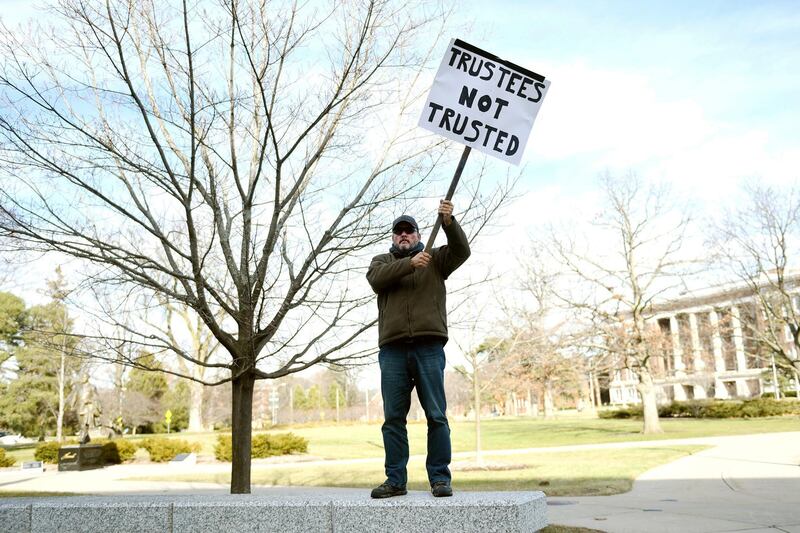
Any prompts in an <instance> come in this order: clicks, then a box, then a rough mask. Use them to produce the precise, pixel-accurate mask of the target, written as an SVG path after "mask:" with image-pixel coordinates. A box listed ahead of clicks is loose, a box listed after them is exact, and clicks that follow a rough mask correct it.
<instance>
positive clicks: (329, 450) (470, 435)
mask: <svg viewBox="0 0 800 533" xmlns="http://www.w3.org/2000/svg"><path fill="white" fill-rule="evenodd" d="M661 425H662V427H663V428H664V433H663V434H660V435H643V434H642V433H641V429H642V427H641V426H642V423H641V421H639V420H601V419H590V418H564V419H556V420H541V419H538V420H537V419H529V418H522V417H520V418H504V419H489V420H484V421H483V422H482V423H481V428H482V435H483V449H484V450H505V449H513V448H538V447H551V446H566V445H572V444H593V443H603V442H624V441H649V440H653V441H658V440H664V439H682V438H689V437H710V436H721V435H746V434H755V433H774V432H781V431H800V417H798V416H784V417H772V418H732V419H711V418H707V419H689V418H684V419H663V420H662V421H661ZM451 430H452V431H451V436H452V440H453V451H454V452H468V451H472V450H474V449H475V424H474V422H456V421H453V422H451ZM275 431H278V432H284V431H291V432H293V433H296V434H298V435H301V436H303V437H305V438H307V439H308V441H309V447H308V453H309V455H313V456H317V457H321V458H325V459H357V458H368V457H382V456H383V442H382V440H381V428H380V424H340V425H336V424H331V425H324V426H322V425H321V426H311V427H307V426H304V427H296V428H291V427H280V428H277V429H276V430H275ZM426 431H427V428H426V425H425V423H424V422H422V423H419V422H414V423H410V424H409V425H408V433H409V441H410V447H411V454H412V455H420V454H424V453H425V446H426V439H425V433H426ZM150 436H152V435H137V436H135V437H126V438H128V439H132V440H138V439H144V438H147V437H150ZM159 436H168V437H170V438H178V439H185V440H188V441H193V442H199V443H200V444H201V451H200V453H201V454H203V455H209V456H211V455H213V453H214V444H215V443H216V440H217V434H215V433H172V434H170V435H159ZM33 452H34V450H33V448H29V449H24V450H14V451H9V452H7V453H8V455H9V456H11V457H13V458H14V459H16V460H17V461H18V462H21V461H31V460H33Z"/></svg>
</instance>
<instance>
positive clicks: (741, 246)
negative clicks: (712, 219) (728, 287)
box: [710, 183, 800, 378]
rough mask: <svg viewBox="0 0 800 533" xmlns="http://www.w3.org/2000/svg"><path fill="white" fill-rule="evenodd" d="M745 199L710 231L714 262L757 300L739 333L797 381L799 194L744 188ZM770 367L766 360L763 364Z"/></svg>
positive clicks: (799, 363)
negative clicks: (723, 268) (717, 261)
mask: <svg viewBox="0 0 800 533" xmlns="http://www.w3.org/2000/svg"><path fill="white" fill-rule="evenodd" d="M744 194H745V200H744V202H742V203H741V204H740V207H738V208H736V209H731V210H728V211H727V212H726V213H725V214H724V215H723V217H722V219H721V220H719V221H718V222H717V223H716V224H713V225H711V226H710V227H711V228H712V231H711V233H712V234H711V236H710V243H711V245H712V247H713V248H714V249H716V250H718V252H719V254H718V256H717V259H718V260H719V263H721V264H724V265H725V266H726V267H727V268H728V269H729V272H731V273H732V274H733V275H734V278H735V279H737V280H739V281H741V282H743V283H744V286H745V287H746V292H747V293H748V294H747V295H748V296H752V297H753V298H754V299H755V302H756V312H755V316H753V317H751V319H750V320H743V321H742V325H743V334H744V335H745V336H746V337H747V338H748V339H747V340H752V341H754V342H755V343H756V345H757V346H760V347H761V348H762V349H765V352H766V353H767V354H768V359H769V360H771V361H774V362H775V364H777V365H778V366H780V367H782V368H784V369H786V370H788V371H789V372H792V373H794V375H795V377H796V378H800V375H799V373H800V356H799V354H800V291H799V290H798V289H800V270H799V269H798V266H797V265H796V264H795V263H794V257H795V256H796V255H797V253H798V251H800V190H798V189H797V188H796V187H794V186H793V187H787V188H785V189H780V188H774V187H769V186H764V185H760V184H756V183H752V184H749V185H745V187H744ZM766 362H767V363H769V362H770V361H766Z"/></svg>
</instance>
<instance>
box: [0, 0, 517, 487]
mask: <svg viewBox="0 0 800 533" xmlns="http://www.w3.org/2000/svg"><path fill="white" fill-rule="evenodd" d="M423 7H424V9H420V10H415V9H414V6H408V5H403V4H400V3H396V2H391V1H388V0H373V1H367V0H363V1H359V0H353V1H347V2H331V3H330V5H328V4H322V3H307V4H303V5H297V4H291V3H285V2H277V3H274V4H273V3H267V2H264V1H261V2H259V1H256V0H238V1H237V0H227V1H222V2H219V3H216V2H199V3H190V2H185V1H184V2H177V1H172V2H159V3H155V2H152V1H144V2H128V1H125V0H107V1H105V2H100V1H85V0H59V1H58V2H57V3H56V4H55V6H54V7H53V8H52V9H53V11H54V13H55V14H56V15H58V17H57V19H54V20H58V22H57V23H56V24H57V25H56V26H55V27H52V28H44V27H35V28H31V29H29V30H26V31H12V30H10V29H7V28H4V29H3V30H2V33H1V36H0V48H2V63H1V66H0V106H2V113H0V161H2V167H1V168H2V170H0V172H2V174H0V180H2V187H0V188H1V189H2V193H0V237H10V238H12V239H13V240H14V242H15V245H16V246H17V247H19V248H24V249H26V250H35V251H43V252H48V251H56V252H60V253H63V254H67V255H70V256H73V257H76V258H78V259H82V260H85V261H86V263H87V265H89V266H87V268H86V274H87V279H89V280H90V283H91V286H92V287H97V286H103V287H106V290H109V291H111V290H113V291H116V292H115V293H113V294H116V295H117V301H120V302H122V301H125V302H128V303H127V304H126V306H128V307H130V306H131V305H133V303H136V302H139V303H141V304H142V305H163V304H166V303H168V304H169V305H173V306H186V307H187V308H189V309H191V310H192V311H193V312H195V313H197V316H199V317H200V319H201V320H202V323H203V325H204V326H205V327H206V328H208V330H209V331H210V332H211V334H212V335H213V337H214V339H216V342H218V343H219V345H220V350H221V351H224V352H227V354H228V356H229V358H227V359H226V360H225V361H223V362H214V361H204V360H203V358H202V357H198V354H197V353H194V352H192V351H190V350H186V349H185V348H184V347H182V346H176V345H175V343H174V342H173V341H174V339H170V336H169V335H168V334H165V333H164V332H163V331H162V332H159V331H158V329H157V328H152V327H148V326H147V325H146V324H140V323H134V322H133V321H131V320H129V319H128V317H127V316H126V315H120V314H119V313H117V311H122V310H124V308H126V306H122V305H120V308H119V309H113V308H112V309H104V310H103V311H102V313H103V314H104V315H105V316H106V317H107V318H108V320H109V322H111V324H112V325H113V327H114V328H115V330H116V331H122V332H123V333H122V334H120V335H115V334H113V333H106V334H104V335H99V336H100V337H103V338H105V340H106V341H107V343H108V346H107V349H109V350H111V351H112V352H113V350H116V355H113V356H107V357H109V359H110V360H112V361H117V362H119V361H123V362H125V363H126V364H130V365H137V360H136V359H135V358H133V357H129V358H127V359H126V358H125V357H126V356H125V355H124V354H131V353H134V354H135V353H141V352H143V351H146V352H148V353H151V354H159V353H162V352H167V351H170V352H172V353H175V354H178V355H179V356H180V357H182V358H183V359H184V360H186V361H187V362H188V363H190V364H192V365H200V366H205V367H206V368H209V369H212V370H214V369H216V370H226V371H227V375H225V376H223V377H220V378H218V379H217V378H216V377H214V378H207V377H204V378H198V377H197V375H194V376H192V375H184V374H181V372H180V370H179V369H178V370H174V371H173V372H174V373H176V374H179V375H184V377H187V378H189V379H194V380H196V381H202V382H204V383H205V384H206V385H219V384H223V383H227V382H229V383H231V389H232V403H231V413H232V427H233V441H234V445H233V461H232V475H231V492H232V493H248V492H249V491H250V447H251V446H250V444H251V422H252V407H253V406H252V398H253V387H254V383H255V381H256V380H257V379H273V378H278V377H281V376H285V375H287V374H291V373H294V372H298V371H301V370H303V369H306V368H309V367H310V366H312V365H315V364H318V363H321V362H336V361H340V360H344V359H346V358H350V357H354V356H363V355H365V354H369V353H372V352H373V351H374V347H372V346H367V345H365V344H364V343H363V341H361V340H360V337H361V334H362V333H363V332H365V331H367V330H368V329H369V328H371V327H373V325H374V324H375V322H376V318H375V317H374V313H373V312H372V306H371V303H372V295H371V294H370V293H369V291H368V287H366V285H365V283H364V282H363V268H364V267H365V265H366V264H367V263H368V259H367V258H368V257H369V256H370V255H371V254H372V253H374V250H373V249H372V248H374V246H375V245H376V244H377V243H379V242H381V241H383V240H384V239H385V238H386V237H385V232H386V221H387V220H391V218H392V217H393V215H394V212H395V210H399V209H401V208H409V210H414V209H416V210H417V211H418V212H419V211H420V207H419V205H420V202H419V200H420V199H422V198H425V197H430V196H431V194H430V189H429V188H428V187H427V184H428V183H430V181H431V179H432V178H437V176H438V175H437V174H436V172H435V169H436V163H437V162H438V161H439V160H440V158H441V157H442V155H443V153H444V150H443V142H442V141H439V140H436V139H432V138H431V137H430V136H421V135H420V134H419V133H418V132H417V131H418V130H416V128H415V127H414V126H413V124H414V123H415V122H416V121H415V120H414V118H411V119H409V117H414V116H415V115H416V114H417V113H418V111H419V110H418V108H417V107H416V105H415V103H416V101H417V98H418V97H419V95H420V94H422V93H423V92H424V91H426V90H427V87H422V84H421V79H422V78H421V74H422V73H423V72H424V71H423V70H422V69H423V67H424V66H425V65H427V64H428V63H429V62H430V60H431V54H433V53H434V51H438V50H437V47H436V43H437V41H436V39H437V38H438V37H437V36H438V35H439V34H440V33H437V34H436V35H434V36H433V37H431V36H430V35H431V34H430V33H426V32H430V31H431V30H436V28H433V27H432V26H435V22H436V21H437V20H443V17H441V16H439V15H441V13H438V14H437V13H436V12H435V10H432V9H430V6H429V5H428V4H425V5H424V6H423ZM434 33H436V31H434ZM423 42H424V43H429V44H430V45H431V46H430V48H425V47H422V48H423V49H422V50H421V51H420V48H421V47H420V43H423ZM448 170H450V169H448ZM502 196H503V195H501V197H502ZM490 198H491V195H490ZM489 211H491V209H489ZM464 218H466V219H467V220H469V218H470V217H469V216H466V217H464ZM473 220H474V228H480V227H481V226H482V224H483V222H484V221H483V220H481V219H479V218H478V217H473ZM473 233H474V231H473ZM109 331H112V330H109ZM125 344H135V345H136V346H135V347H134V348H130V347H127V348H126V347H124V346H123V345H125ZM211 375H213V376H216V375H217V373H216V372H212V373H211Z"/></svg>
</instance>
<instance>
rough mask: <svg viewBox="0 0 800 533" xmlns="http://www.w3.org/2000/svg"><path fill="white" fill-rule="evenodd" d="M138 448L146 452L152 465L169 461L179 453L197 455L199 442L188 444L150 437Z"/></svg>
mask: <svg viewBox="0 0 800 533" xmlns="http://www.w3.org/2000/svg"><path fill="white" fill-rule="evenodd" d="M139 447H140V448H144V449H145V450H147V453H149V454H150V460H151V461H153V462H154V463H165V462H167V461H171V460H172V459H174V458H175V456H176V455H178V454H179V453H192V452H194V453H197V452H199V451H200V443H199V442H188V441H185V440H181V439H167V438H165V437H151V438H148V439H144V440H143V441H141V443H140V444H139Z"/></svg>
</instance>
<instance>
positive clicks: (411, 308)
mask: <svg viewBox="0 0 800 533" xmlns="http://www.w3.org/2000/svg"><path fill="white" fill-rule="evenodd" d="M439 215H440V217H441V223H442V226H443V227H444V233H445V235H446V236H447V245H446V246H442V247H440V248H436V249H433V250H431V251H430V253H428V252H426V251H424V246H423V244H422V242H421V241H420V238H421V236H420V233H419V226H418V225H417V222H416V221H415V220H414V219H413V218H412V217H410V216H408V215H403V216H400V217H398V218H397V219H395V221H394V223H393V224H392V233H393V235H392V246H391V248H390V249H389V253H388V254H382V255H378V256H376V257H374V258H373V259H372V262H371V264H370V266H369V270H368V271H367V280H368V281H369V284H370V286H371V287H372V290H374V291H375V293H376V294H377V295H378V345H379V346H380V351H379V354H378V361H379V363H380V368H381V395H382V396H383V414H384V423H383V426H382V427H381V431H382V433H383V447H384V451H385V454H386V461H385V468H386V481H385V482H384V483H383V484H382V485H380V486H378V487H376V488H375V489H373V491H372V497H373V498H389V497H392V496H401V495H403V494H406V481H407V479H408V474H407V471H406V465H407V464H408V433H407V432H406V417H407V415H408V410H409V408H410V407H411V391H412V390H413V389H414V388H415V387H416V389H417V396H418V397H419V402H420V404H421V405H422V408H423V410H424V411H425V418H426V419H427V421H428V457H427V459H426V461H425V467H426V469H427V471H428V481H429V482H430V485H431V492H432V493H433V495H434V496H437V497H440V496H452V494H453V491H452V489H451V488H450V479H451V476H450V469H449V465H450V455H451V453H450V426H449V424H448V422H447V415H446V412H445V411H446V409H447V401H446V399H445V393H444V367H445V355H444V345H445V343H446V342H447V309H446V291H445V280H446V279H447V277H448V276H449V275H450V274H452V273H453V272H454V271H455V270H456V269H457V268H458V267H459V266H461V265H462V264H463V263H464V261H466V260H467V258H468V257H469V255H470V249H469V242H468V241H467V236H466V235H465V234H464V231H463V230H462V229H461V226H459V225H458V222H456V219H455V218H454V217H453V204H452V203H451V202H450V201H449V200H442V201H441V202H440V204H439Z"/></svg>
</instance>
